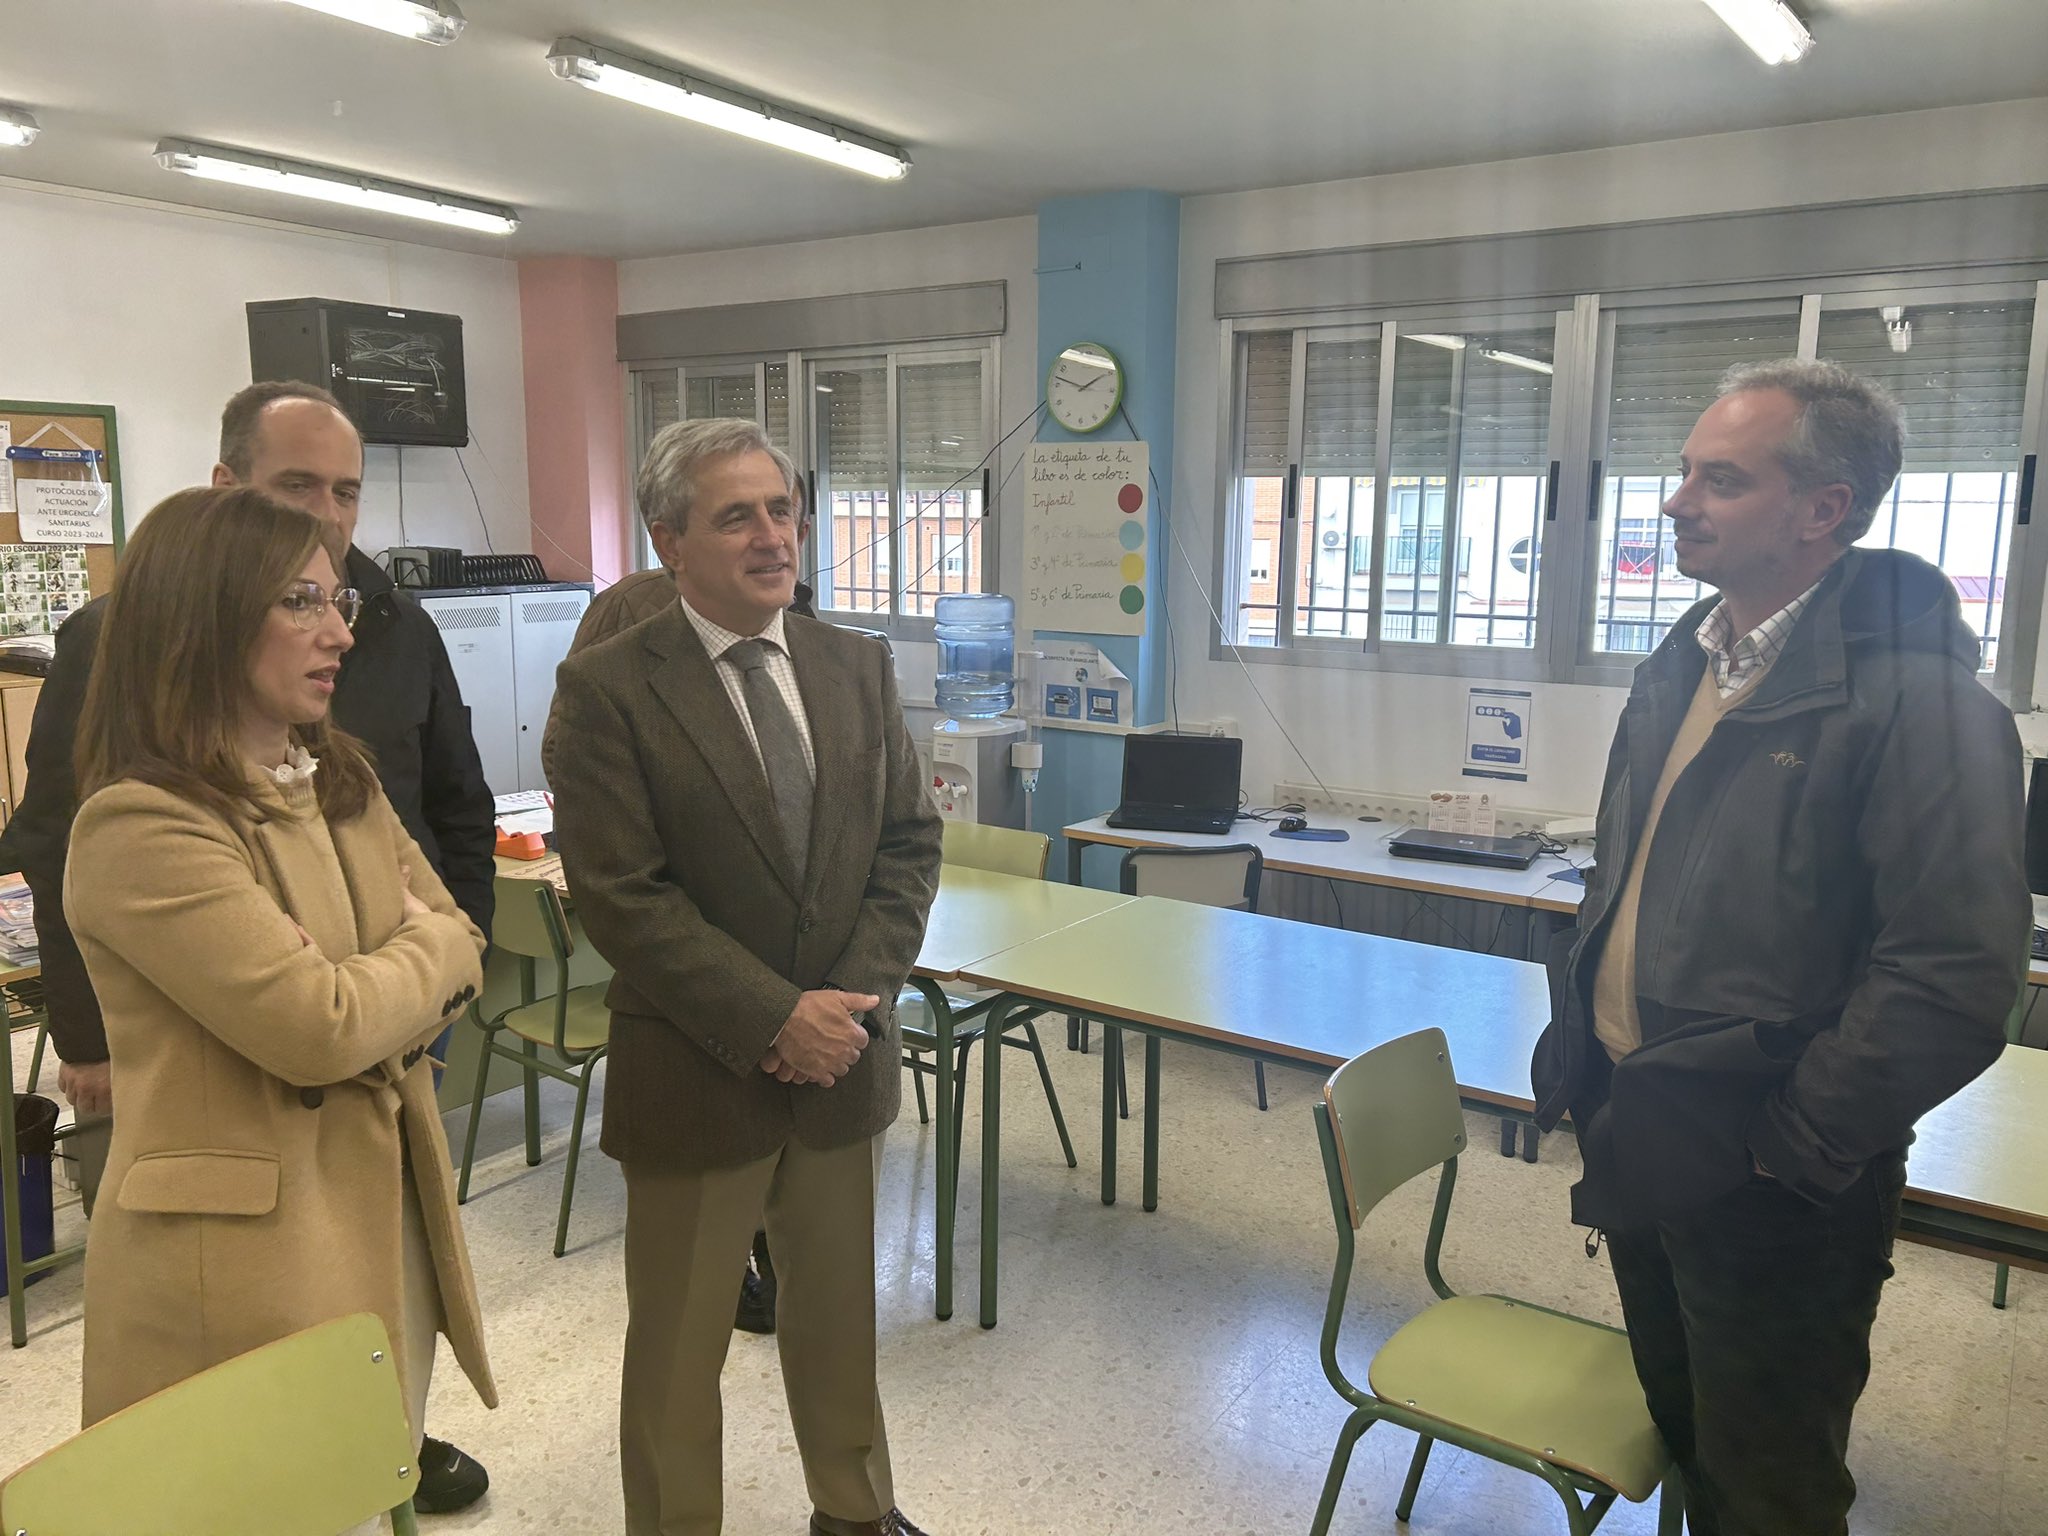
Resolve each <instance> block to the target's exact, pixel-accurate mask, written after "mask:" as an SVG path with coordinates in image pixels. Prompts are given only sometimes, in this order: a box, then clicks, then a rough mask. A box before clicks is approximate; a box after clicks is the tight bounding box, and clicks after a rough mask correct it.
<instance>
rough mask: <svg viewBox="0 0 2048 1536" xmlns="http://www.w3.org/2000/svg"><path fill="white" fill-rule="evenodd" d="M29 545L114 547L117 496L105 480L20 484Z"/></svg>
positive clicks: (18, 495)
mask: <svg viewBox="0 0 2048 1536" xmlns="http://www.w3.org/2000/svg"><path fill="white" fill-rule="evenodd" d="M14 491H15V496H16V499H17V500H18V501H19V502H20V504H21V537H22V539H23V541H24V542H26V543H29V544H111V543H113V542H114V492H113V488H112V487H111V486H109V485H108V484H107V482H106V481H104V480H27V479H23V480H16V481H15V482H14Z"/></svg>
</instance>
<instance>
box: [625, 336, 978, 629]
mask: <svg viewBox="0 0 2048 1536" xmlns="http://www.w3.org/2000/svg"><path fill="white" fill-rule="evenodd" d="M862 358H868V359H874V358H879V359H882V360H883V361H884V363H885V371H886V385H885V388H886V396H887V434H888V456H889V466H890V470H889V489H888V505H889V508H890V512H889V518H890V530H891V531H890V539H889V549H888V554H887V556H886V565H887V569H888V580H889V583H890V601H891V604H892V607H891V610H890V611H887V612H869V611H866V610H863V609H857V608H824V607H820V608H819V610H818V616H819V618H821V619H824V620H826V621H827V622H830V623H835V624H844V625H851V626H854V627H857V628H861V629H871V630H877V631H880V632H882V633H885V634H887V635H888V636H890V638H892V639H898V640H930V639H932V638H933V624H934V622H935V621H934V620H933V619H932V618H931V617H930V616H928V615H924V614H906V613H899V612H896V611H894V605H895V604H898V603H900V602H901V601H902V600H903V597H904V587H903V579H904V572H905V565H904V560H903V558H902V557H903V555H904V553H905V550H904V545H905V541H906V537H907V533H908V529H909V524H908V522H907V521H906V520H905V518H904V516H903V513H902V510H901V498H902V484H901V482H902V478H903V444H902V435H901V430H900V422H899V420H898V412H899V409H900V405H901V396H900V383H899V379H898V365H899V362H900V363H903V364H907V365H910V366H915V365H917V364H919V363H945V362H969V361H974V362H979V363H980V364H981V411H982V430H983V440H984V442H985V443H987V444H990V445H993V444H994V442H995V440H996V437H997V433H998V422H999V419H1000V409H999V407H1000V395H999V391H1000V388H1001V381H1002V338H1001V337H1000V336H995V335H991V336H984V337H966V338H960V339H956V340H946V341H930V342H895V343H885V344H881V345H875V346H833V347H807V348H798V349H791V350H788V351H780V350H774V351H763V352H753V353H726V354H720V355H716V356H706V357H690V358H659V359H647V360H635V361H633V362H631V363H629V364H627V366H626V420H627V427H628V430H627V434H626V435H627V453H628V456H629V457H628V463H627V466H626V484H627V486H628V487H629V488H630V487H631V486H632V485H633V483H634V478H635V476H636V475H637V474H638V472H639V465H640V462H641V461H642V460H643V459H644V458H645V457H646V453H647V445H648V443H649V442H650V441H651V440H652V438H653V436H654V431H655V430H658V429H656V428H651V427H650V424H649V420H648V391H649V383H650V381H651V380H654V379H657V378H660V377H661V376H663V375H670V376H673V378H674V380H675V386H676V402H677V410H678V413H679V415H678V418H677V419H678V420H687V419H688V418H687V416H685V415H682V414H680V413H682V412H685V411H687V409H688V403H689V394H688V391H689V385H690V380H691V378H692V377H703V376H705V375H732V374H736V373H738V372H739V371H740V370H741V369H744V368H747V367H752V368H753V370H754V419H755V421H756V422H758V423H760V424H761V426H762V427H763V428H764V429H765V428H766V426H767V409H768V389H767V370H768V369H769V368H770V367H773V366H775V365H777V364H781V365H782V366H784V367H785V368H786V369H787V370H788V372H787V374H786V377H787V378H788V380H789V441H788V442H787V443H786V444H780V445H778V446H781V447H783V449H784V451H785V452H787V453H788V454H789V456H790V460H791V462H792V463H793V464H795V466H796V471H797V475H798V477H799V478H800V479H801V480H802V482H803V484H804V489H805V505H806V508H807V511H808V514H809V516H810V518H811V531H810V534H809V536H808V537H806V539H805V540H804V555H803V562H802V565H803V578H804V581H805V582H806V583H808V584H810V585H811V586H813V587H815V586H816V585H817V578H818V569H819V568H818V555H819V551H820V548H821V539H820V534H819V527H820V509H819V508H818V507H817V505H816V500H815V495H814V492H815V489H816V486H817V479H818V462H817V434H816V420H815V415H814V410H813V400H812V392H813V384H812V371H813V369H814V367H815V366H816V365H818V364H821V363H823V364H830V363H833V362H845V361H849V360H855V359H862ZM998 462H999V461H998V460H997V459H995V458H991V460H990V461H989V464H988V465H987V466H985V469H986V470H988V471H993V470H994V469H995V468H996V465H997V463H998ZM971 484H972V482H971V481H969V482H968V485H971ZM991 489H994V487H993V483H992V482H991ZM630 499H631V497H630V490H629V500H630ZM999 500H1000V496H999V495H997V496H992V497H990V498H989V499H987V500H985V501H984V503H983V508H982V515H981V519H980V521H981V525H982V526H981V550H980V561H981V578H982V586H981V590H983V591H984V592H996V591H1000V590H1001V585H1000V582H1001V537H1000V533H999V526H1000V525H999V522H998V519H997V514H996V506H995V502H996V501H999ZM629 515H630V516H631V517H632V519H633V525H634V538H633V550H634V558H635V562H636V563H635V569H636V570H651V569H653V568H654V567H655V566H656V565H657V564H658V563H659V562H658V561H657V560H656V558H655V555H654V547H653V542H652V540H651V539H650V537H649V536H648V533H647V527H646V524H645V523H643V522H642V521H641V520H640V517H639V514H638V510H637V507H635V508H632V509H631V510H630V512H629ZM964 536H965V535H964V534H963V535H962V537H964Z"/></svg>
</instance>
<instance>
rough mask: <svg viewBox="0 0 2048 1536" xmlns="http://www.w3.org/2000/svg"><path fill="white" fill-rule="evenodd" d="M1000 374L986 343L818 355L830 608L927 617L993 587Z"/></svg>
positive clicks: (814, 379) (821, 579)
mask: <svg viewBox="0 0 2048 1536" xmlns="http://www.w3.org/2000/svg"><path fill="white" fill-rule="evenodd" d="M993 377H994V367H993V363H992V360H991V358H990V356H989V354H988V352H987V351H986V350H985V349H977V350H975V351H972V352H960V351H958V350H957V349H956V350H948V351H922V352H920V351H914V350H911V349H908V348H898V349H895V350H894V351H892V352H884V353H876V354H874V355H871V356H861V357H844V358H831V359H826V360H821V361H814V362H812V363H810V364H809V378H810V381H811V397H812V406H811V419H812V425H813V441H812V445H811V460H812V463H813V464H814V465H815V469H814V471H813V474H814V484H815V487H816V496H817V503H818V510H817V518H818V522H817V537H816V540H815V543H814V546H813V558H814V560H815V565H816V570H817V578H816V586H817V589H818V606H819V607H820V608H821V609H832V610H836V611H840V612H850V613H859V614H868V615H894V616H897V617H906V616H907V617H919V618H924V617H929V616H930V615H931V613H932V611H933V607H934V605H935V604H936V603H937V602H938V600H939V598H940V597H942V596H944V595H945V594H946V593H948V592H979V591H982V590H983V589H984V586H985V584H986V583H987V580H988V573H987V570H986V565H987V561H986V558H985V554H984V545H983V523H984V515H983V514H984V510H985V503H984V499H983V498H984V497H985V496H986V495H987V494H988V489H989V486H990V483H991V476H990V475H989V473H988V468H987V466H986V465H985V464H984V462H983V461H984V460H986V459H988V457H989V447H990V445H991V444H992V443H993V442H994V441H995V434H994V432H993V431H992V429H991V422H992V419H993V416H994V409H993V398H992V396H993V391H992V382H993ZM989 547H990V548H992V547H993V546H992V545H991V546H989Z"/></svg>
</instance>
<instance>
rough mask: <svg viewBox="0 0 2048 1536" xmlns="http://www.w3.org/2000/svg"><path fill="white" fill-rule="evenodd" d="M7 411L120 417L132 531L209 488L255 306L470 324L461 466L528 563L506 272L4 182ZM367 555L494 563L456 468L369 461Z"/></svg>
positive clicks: (2, 359)
mask: <svg viewBox="0 0 2048 1536" xmlns="http://www.w3.org/2000/svg"><path fill="white" fill-rule="evenodd" d="M0 295H4V296H5V300H6V309H5V319H4V322H0V396H5V397H7V398H10V399H28V400H75V401H81V402H86V403H90V404H95V405H111V406H113V407H114V409H115V412H116V420H115V425H116V428H117V430H118V432H119V434H120V446H121V469H122V480H123V486H122V497H123V502H124V509H125V511H126V515H127V519H128V526H129V527H130V528H131V529H132V528H133V527H134V526H135V524H136V522H137V521H138V520H139V519H140V518H141V517H142V515H143V514H144V513H146V512H147V511H148V510H149V508H150V507H152V506H154V505H155V504H156V503H157V502H158V501H160V500H162V499H163V497H165V496H166V495H168V494H170V493H171V492H172V491H175V490H178V489H180V488H181V487H184V486H188V485H199V484H204V483H205V481H206V477H207V474H208V472H209V471H210V470H211V469H212V467H213V462H214V458H215V451H216V448H217V445H218V442H219V436H220V408H221V406H222V405H223V404H224V403H225V402H226V400H227V398H228V396H229V395H231V394H233V393H234V392H235V391H236V390H237V389H239V388H241V387H242V386H243V385H244V384H247V383H248V382H249V332H248V324H247V321H246V319H245V318H244V314H243V309H242V306H243V305H244V304H245V303H246V302H247V301H249V300H251V299H288V298H302V297H316V298H324V299H346V300H354V301H364V302H369V303H378V304H392V305H397V306H401V307H404V308H411V309H425V310H436V311H441V312H444V313H451V314H457V315H460V316H461V317H462V322H463V349H464V358H465V364H466V368H467V372H468V380H469V385H468V387H469V419H470V429H471V433H472V442H471V446H470V447H468V448H466V449H463V450H462V459H463V461H464V462H465V463H466V464H467V466H468V469H469V473H470V476H471V477H472V478H473V479H474V481H475V483H476V497H477V501H478V502H480V503H481V504H482V510H483V515H484V518H485V520H486V521H487V522H488V525H489V530H490V540H491V542H492V543H494V544H495V545H496V546H497V548H498V550H499V551H500V552H515V551H526V550H529V549H530V548H531V547H532V545H531V542H530V541H531V525H530V523H529V522H528V518H527V496H526V418H525V406H524V383H523V380H522V378H521V374H520V356H519V285H518V277H517V273H516V270H515V268H514V266H513V264H512V263H511V262H510V261H506V260H501V259H498V258H495V257H486V256H468V255H461V254H457V253H455V252H451V251H442V250H434V249H430V248H428V247H426V246H418V245H404V244H398V243H395V242H380V241H373V240H366V239H362V238H358V237H355V236H348V235H336V234H328V233H322V232H319V231H315V230H310V229H304V228H300V227H298V226H295V225H284V224H271V223H265V222H261V221H257V220H251V219H240V218H229V217H223V216H217V215H210V214H204V213H196V212H193V211H191V210H184V209H173V208H169V207H165V206H163V205H159V204H148V203H139V202H135V201H132V200H125V199H113V198H106V197H100V196H94V195H81V194H75V193H71V192H68V191H64V190H61V189H56V188H47V187H38V186H35V185H32V184H29V183H25V182H19V181H0ZM367 457H368V462H367V465H366V468H365V486H364V493H363V515H362V522H361V524H360V525H359V527H358V530H357V534H356V542H357V544H358V545H360V546H361V547H362V548H363V549H365V550H369V551H371V552H375V551H378V550H381V549H383V548H384V547H385V546H386V545H387V544H396V543H403V542H411V543H415V544H449V545H455V546H458V547H460V548H463V549H466V550H471V551H478V552H480V551H482V550H483V549H484V547H485V544H484V536H483V530H482V528H480V527H479V525H478V518H477V506H476V503H474V502H472V501H471V499H470V490H469V487H468V486H467V485H466V484H465V483H464V481H463V478H462V470H461V468H460V467H458V465H457V463H456V455H455V452H454V451H453V450H451V449H447V448H409V449H407V450H405V463H404V470H405V519H404V522H405V531H406V533H407V535H408V536H409V537H408V538H407V539H401V538H400V535H399V504H398V476H397V470H398V455H397V452H396V451H395V450H393V449H391V448H371V449H370V450H369V453H368V456H367Z"/></svg>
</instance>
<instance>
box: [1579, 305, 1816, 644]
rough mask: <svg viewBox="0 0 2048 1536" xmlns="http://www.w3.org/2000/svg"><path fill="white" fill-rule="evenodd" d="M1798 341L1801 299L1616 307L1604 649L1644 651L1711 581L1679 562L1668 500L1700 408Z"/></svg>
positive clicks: (1596, 616)
mask: <svg viewBox="0 0 2048 1536" xmlns="http://www.w3.org/2000/svg"><path fill="white" fill-rule="evenodd" d="M1798 350H1799V305H1798V303H1797V301H1787V302H1785V303H1783V304H1780V305H1777V306H1776V307H1775V309H1774V310H1768V311H1764V312H1761V313H1756V314H1745V315H1726V316H1722V315H1712V316H1699V315H1688V314H1686V313H1685V312H1683V311H1679V312H1675V313H1672V314H1668V315H1666V314H1658V313H1654V312H1653V313H1649V314H1645V315H1643V316H1640V317H1635V316H1622V317H1619V319H1618V322H1617V324H1616V325H1615V326H1614V333H1613V340H1612V342H1611V343H1610V346H1609V351H1610V353H1611V356H1612V359H1613V361H1612V363H1611V366H1610V369H1609V376H1610V383H1609V386H1608V391H1607V437H1606V451H1605V452H1604V453H1603V454H1602V455H1601V456H1600V462H1601V466H1602V470H1603V478H1602V480H1601V483H1600V529H1599V539H1598V554H1597V556H1596V577H1595V581H1594V587H1593V614H1592V620H1593V622H1592V640H1591V645H1592V649H1593V651H1594V652H1595V653H1599V654H1606V655H1613V656H1616V658H1617V659H1619V658H1620V657H1624V656H1625V657H1628V658H1634V657H1638V656H1647V655H1649V654H1650V652H1651V651H1654V650H1655V649H1656V648H1657V646H1658V645H1659V644H1660V643H1661V642H1662V641H1663V639H1664V636H1665V634H1666V633H1667V632H1668V631H1669V630H1670V628H1671V626H1672V624H1673V623H1675V622H1676V621H1677V619H1678V617H1679V615H1680V614H1682V613H1684V612H1685V611H1686V609H1688V608H1690V607H1692V605H1693V604H1694V603H1696V602H1698V601H1699V600H1700V597H1701V594H1702V593H1703V592H1705V590H1706V589H1705V588H1704V587H1702V586H1701V585H1700V584H1699V583H1698V582H1696V581H1689V580H1687V579H1686V578H1685V577H1683V576H1681V575H1679V573H1678V558H1677V551H1676V549H1675V548H1674V547H1673V546H1672V543H1671V525H1670V520H1669V519H1668V518H1666V517H1665V516H1664V502H1665V499H1666V498H1667V497H1669V496H1670V495H1671V493H1672V492H1673V491H1675V490H1677V489H1678V480H1679V474H1678V456H1679V450H1680V449H1681V448H1683V447H1684V445H1685V439H1686V435H1687V434H1688V433H1689V432H1691V431H1692V424H1693V423H1694V422H1695V421H1697V420H1698V419H1699V414H1700V412H1701V411H1704V410H1705V409H1706V408H1707V407H1708V406H1709V405H1712V404H1713V403H1714V394H1715V390H1716V388H1717V387H1718V386H1719V384H1720V380H1721V375H1722V374H1723V373H1725V372H1727V371H1728V369H1729V368H1730V367H1731V366H1733V365H1734V364H1736V363H1740V362H1753V361H1759V360H1762V359H1765V358H1772V357H1790V356H1791V355H1792V354H1793V353H1795V352H1797V351H1798Z"/></svg>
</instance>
